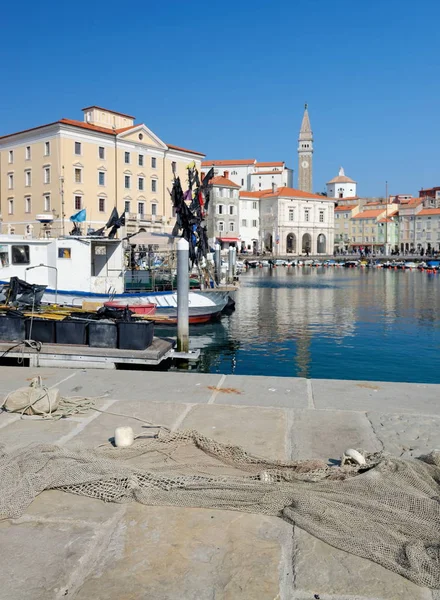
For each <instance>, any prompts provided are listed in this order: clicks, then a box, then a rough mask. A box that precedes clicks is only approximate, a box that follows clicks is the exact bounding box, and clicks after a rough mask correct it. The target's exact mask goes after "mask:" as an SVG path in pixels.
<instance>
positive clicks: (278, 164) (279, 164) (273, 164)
mask: <svg viewBox="0 0 440 600" xmlns="http://www.w3.org/2000/svg"><path fill="white" fill-rule="evenodd" d="M254 167H284V162H260V163H255V165H254Z"/></svg>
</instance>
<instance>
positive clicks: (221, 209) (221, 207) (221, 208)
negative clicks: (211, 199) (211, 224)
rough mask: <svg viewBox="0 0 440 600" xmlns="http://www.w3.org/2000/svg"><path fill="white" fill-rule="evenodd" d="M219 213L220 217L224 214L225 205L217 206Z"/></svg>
mask: <svg viewBox="0 0 440 600" xmlns="http://www.w3.org/2000/svg"><path fill="white" fill-rule="evenodd" d="M217 212H218V214H219V215H222V214H223V204H218V205H217Z"/></svg>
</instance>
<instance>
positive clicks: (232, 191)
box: [229, 190, 234, 198]
mask: <svg viewBox="0 0 440 600" xmlns="http://www.w3.org/2000/svg"><path fill="white" fill-rule="evenodd" d="M233 197H234V190H229V198H233Z"/></svg>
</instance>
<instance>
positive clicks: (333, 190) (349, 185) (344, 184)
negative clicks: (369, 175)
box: [327, 167, 357, 200]
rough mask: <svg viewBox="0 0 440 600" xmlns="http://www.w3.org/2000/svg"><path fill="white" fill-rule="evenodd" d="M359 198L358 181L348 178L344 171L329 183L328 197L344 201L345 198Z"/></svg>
mask: <svg viewBox="0 0 440 600" xmlns="http://www.w3.org/2000/svg"><path fill="white" fill-rule="evenodd" d="M356 196H357V184H356V181H354V180H353V179H351V178H350V177H347V176H346V175H345V173H344V169H343V168H342V167H341V168H340V169H339V174H338V176H337V177H333V179H330V181H328V182H327V197H328V198H338V199H340V200H343V199H344V198H354V197H356Z"/></svg>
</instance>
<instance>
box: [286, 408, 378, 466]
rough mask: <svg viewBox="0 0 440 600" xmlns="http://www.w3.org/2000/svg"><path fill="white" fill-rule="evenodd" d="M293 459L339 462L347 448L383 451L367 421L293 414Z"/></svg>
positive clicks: (337, 414)
mask: <svg viewBox="0 0 440 600" xmlns="http://www.w3.org/2000/svg"><path fill="white" fill-rule="evenodd" d="M291 436H292V442H291V447H292V458H293V459H294V460H307V459H309V458H321V459H327V460H328V459H332V460H340V458H341V456H342V454H343V453H344V450H346V449H347V448H355V449H356V448H361V449H363V450H365V451H367V452H378V451H380V450H382V444H381V443H380V441H379V440H378V439H377V437H376V435H375V434H374V432H373V429H372V427H371V424H370V422H369V420H368V419H367V417H366V416H365V415H364V414H362V413H355V412H349V411H326V410H294V413H293V426H292V430H291Z"/></svg>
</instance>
